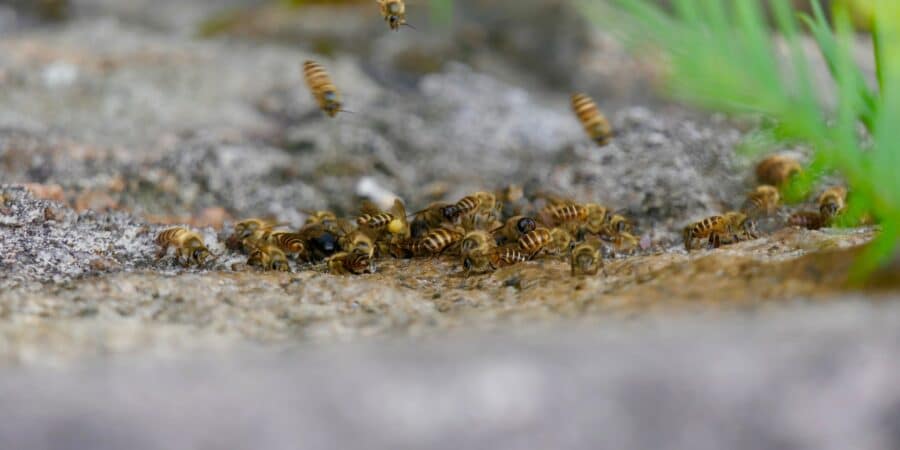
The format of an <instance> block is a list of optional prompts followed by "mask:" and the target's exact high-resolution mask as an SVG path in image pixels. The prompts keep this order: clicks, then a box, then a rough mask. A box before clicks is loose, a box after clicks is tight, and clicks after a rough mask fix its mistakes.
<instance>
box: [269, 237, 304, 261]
mask: <svg viewBox="0 0 900 450" xmlns="http://www.w3.org/2000/svg"><path fill="white" fill-rule="evenodd" d="M266 241H267V242H268V243H270V244H272V245H274V246H276V247H278V248H279V249H281V251H283V252H284V254H285V255H288V256H292V257H300V256H305V255H306V240H305V239H304V238H303V235H302V234H300V233H293V232H290V231H272V232H270V233H269V234H268V236H266Z"/></svg>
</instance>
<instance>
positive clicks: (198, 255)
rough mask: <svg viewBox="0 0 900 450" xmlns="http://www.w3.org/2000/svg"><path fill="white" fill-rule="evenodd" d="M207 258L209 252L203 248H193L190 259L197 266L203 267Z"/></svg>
mask: <svg viewBox="0 0 900 450" xmlns="http://www.w3.org/2000/svg"><path fill="white" fill-rule="evenodd" d="M208 257H209V250H207V249H205V248H202V247H200V248H195V249H194V251H193V253H191V259H193V260H194V262H196V263H197V264H198V265H201V266H202V265H203V263H205V262H206V258H208Z"/></svg>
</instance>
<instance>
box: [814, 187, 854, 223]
mask: <svg viewBox="0 0 900 450" xmlns="http://www.w3.org/2000/svg"><path fill="white" fill-rule="evenodd" d="M818 202H819V213H821V215H822V218H823V219H826V220H831V219H833V218H835V217H836V216H837V215H838V214H840V213H842V212H843V211H844V208H845V207H846V202H847V189H846V188H844V187H843V186H835V187H832V188H829V189H826V190H825V191H824V192H822V194H820V195H819V199H818Z"/></svg>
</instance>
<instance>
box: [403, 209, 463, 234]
mask: <svg viewBox="0 0 900 450" xmlns="http://www.w3.org/2000/svg"><path fill="white" fill-rule="evenodd" d="M460 214H461V211H460V209H459V207H458V206H456V205H455V204H449V203H442V202H438V203H432V204H430V205H428V207H427V208H425V209H423V210H421V211H417V212H415V213H413V220H412V222H411V223H410V225H409V227H410V234H411V235H412V237H413V238H416V239H418V238H419V237H421V236H422V235H424V234H425V233H426V232H428V230H429V229H431V228H437V227H440V226H441V225H443V224H454V223H456V222H457V220H458V219H459V215H460Z"/></svg>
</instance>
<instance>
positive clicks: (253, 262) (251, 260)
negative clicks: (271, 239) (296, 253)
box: [247, 244, 291, 272]
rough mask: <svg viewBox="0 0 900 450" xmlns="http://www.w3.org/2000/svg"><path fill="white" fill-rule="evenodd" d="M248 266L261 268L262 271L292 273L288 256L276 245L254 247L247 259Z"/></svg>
mask: <svg viewBox="0 0 900 450" xmlns="http://www.w3.org/2000/svg"><path fill="white" fill-rule="evenodd" d="M247 265H248V266H254V267H259V268H260V269H262V270H274V271H278V272H290V270H291V265H290V264H289V263H288V259H287V255H285V254H284V252H283V251H281V249H280V248H278V247H277V246H275V245H272V244H262V245H260V246H258V247H254V248H253V250H252V251H251V252H250V256H249V257H248V258H247Z"/></svg>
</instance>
